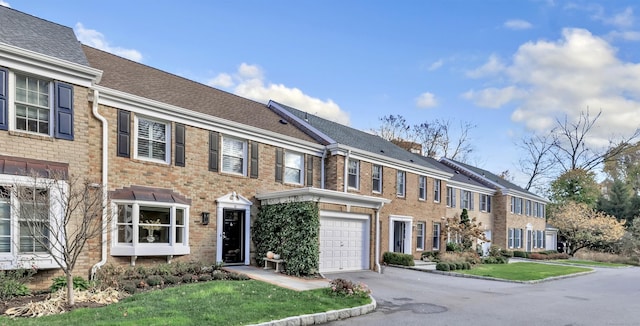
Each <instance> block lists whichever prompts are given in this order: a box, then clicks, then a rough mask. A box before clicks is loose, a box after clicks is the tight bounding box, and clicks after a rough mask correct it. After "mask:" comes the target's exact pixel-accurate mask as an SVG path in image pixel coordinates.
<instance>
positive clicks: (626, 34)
mask: <svg viewBox="0 0 640 326" xmlns="http://www.w3.org/2000/svg"><path fill="white" fill-rule="evenodd" d="M606 38H607V40H611V41H614V40H616V39H622V40H625V41H640V32H638V31H611V32H609V34H607V36H606Z"/></svg>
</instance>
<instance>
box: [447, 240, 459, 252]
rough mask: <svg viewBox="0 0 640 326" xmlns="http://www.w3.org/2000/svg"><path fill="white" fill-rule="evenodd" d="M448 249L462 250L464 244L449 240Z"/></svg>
mask: <svg viewBox="0 0 640 326" xmlns="http://www.w3.org/2000/svg"><path fill="white" fill-rule="evenodd" d="M447 251H462V246H461V245H459V244H457V243H455V242H447Z"/></svg>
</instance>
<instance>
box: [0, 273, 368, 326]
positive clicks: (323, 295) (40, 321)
mask: <svg viewBox="0 0 640 326" xmlns="http://www.w3.org/2000/svg"><path fill="white" fill-rule="evenodd" d="M370 301H371V299H370V298H368V297H366V298H361V297H343V296H334V295H331V294H329V293H328V291H326V289H318V290H310V291H303V292H297V291H293V290H289V289H285V288H281V287H278V286H275V285H271V284H268V283H264V282H260V281H254V280H250V281H213V282H206V283H198V284H190V285H184V286H178V287H173V288H169V289H165V290H158V291H151V292H146V293H139V294H136V295H133V296H131V297H129V298H126V299H124V300H122V301H121V302H119V303H116V304H111V305H109V306H106V307H101V308H82V309H76V310H74V311H72V312H69V313H65V314H61V315H54V316H47V317H40V318H28V319H27V318H17V319H15V320H11V319H9V318H7V317H0V325H115V324H117V325H245V324H253V323H260V322H266V321H270V320H274V319H282V318H286V317H290V316H296V315H303V314H311V313H317V312H323V311H329V310H335V309H342V308H348V307H354V306H359V305H363V304H366V303H369V302H370Z"/></svg>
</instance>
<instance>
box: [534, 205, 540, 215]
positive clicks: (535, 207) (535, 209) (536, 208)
mask: <svg viewBox="0 0 640 326" xmlns="http://www.w3.org/2000/svg"><path fill="white" fill-rule="evenodd" d="M539 206H540V204H539V203H537V202H534V203H533V207H532V209H533V216H534V217H538V207H539Z"/></svg>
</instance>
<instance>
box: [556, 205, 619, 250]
mask: <svg viewBox="0 0 640 326" xmlns="http://www.w3.org/2000/svg"><path fill="white" fill-rule="evenodd" d="M549 223H550V224H551V225H553V226H554V227H556V228H558V235H559V236H561V237H563V238H564V239H565V240H566V241H567V245H566V249H567V253H568V254H569V255H571V256H573V255H575V253H576V252H577V251H578V250H580V249H582V248H593V249H598V248H602V247H605V246H607V245H611V244H613V243H616V242H617V241H619V240H620V239H621V238H622V237H623V235H624V233H625V228H624V222H619V221H618V220H617V219H616V218H615V216H610V215H607V214H606V213H603V212H598V211H595V210H594V209H592V208H590V207H589V206H587V204H585V203H576V202H573V201H568V202H565V203H563V204H562V205H560V206H558V207H557V208H556V209H555V211H554V214H553V215H552V216H551V217H550V218H549Z"/></svg>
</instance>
